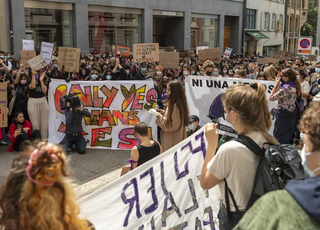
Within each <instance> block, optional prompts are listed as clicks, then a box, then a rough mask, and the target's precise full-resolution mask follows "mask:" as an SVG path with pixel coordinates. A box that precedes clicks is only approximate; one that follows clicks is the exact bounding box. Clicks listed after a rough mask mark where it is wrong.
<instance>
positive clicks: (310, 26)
mask: <svg viewBox="0 0 320 230" xmlns="http://www.w3.org/2000/svg"><path fill="white" fill-rule="evenodd" d="M315 6H316V1H315V0H309V3H308V8H309V12H308V16H307V21H306V23H304V24H303V26H302V27H301V36H312V37H313V41H315V39H316V33H317V24H318V23H317V22H318V7H315Z"/></svg>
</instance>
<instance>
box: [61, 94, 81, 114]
mask: <svg viewBox="0 0 320 230" xmlns="http://www.w3.org/2000/svg"><path fill="white" fill-rule="evenodd" d="M78 94H80V93H72V94H69V95H66V96H63V97H62V98H60V108H61V109H62V110H65V109H66V108H67V103H68V102H69V103H70V108H72V109H75V108H77V107H79V106H81V101H80V98H79V97H78Z"/></svg>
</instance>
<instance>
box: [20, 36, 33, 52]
mask: <svg viewBox="0 0 320 230" xmlns="http://www.w3.org/2000/svg"><path fill="white" fill-rule="evenodd" d="M22 50H23V51H27V50H34V41H33V40H24V39H23V40H22Z"/></svg>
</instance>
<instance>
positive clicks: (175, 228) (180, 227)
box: [170, 222, 188, 230]
mask: <svg viewBox="0 0 320 230" xmlns="http://www.w3.org/2000/svg"><path fill="white" fill-rule="evenodd" d="M187 226H188V222H184V223H182V224H179V225H176V226H173V227H172V228H170V230H183V229H184V228H185V227H187Z"/></svg>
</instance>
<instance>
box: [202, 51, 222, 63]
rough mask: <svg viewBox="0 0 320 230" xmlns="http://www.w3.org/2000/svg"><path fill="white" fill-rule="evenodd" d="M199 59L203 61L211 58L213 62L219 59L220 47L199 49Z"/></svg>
mask: <svg viewBox="0 0 320 230" xmlns="http://www.w3.org/2000/svg"><path fill="white" fill-rule="evenodd" d="M198 53H199V61H200V62H202V63H203V62H205V61H206V60H211V61H214V62H220V61H221V51H220V48H211V49H204V50H199V51H198Z"/></svg>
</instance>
